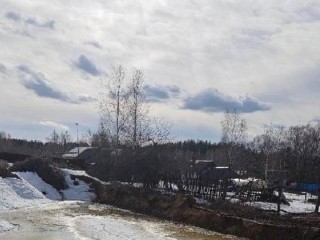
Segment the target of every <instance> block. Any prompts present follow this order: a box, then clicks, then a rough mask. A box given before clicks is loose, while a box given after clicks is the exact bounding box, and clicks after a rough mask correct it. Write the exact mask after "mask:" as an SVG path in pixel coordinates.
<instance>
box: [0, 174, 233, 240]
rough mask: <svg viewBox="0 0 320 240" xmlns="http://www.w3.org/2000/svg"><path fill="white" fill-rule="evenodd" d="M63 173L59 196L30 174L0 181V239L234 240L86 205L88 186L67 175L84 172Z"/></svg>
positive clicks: (98, 206) (212, 233)
mask: <svg viewBox="0 0 320 240" xmlns="http://www.w3.org/2000/svg"><path fill="white" fill-rule="evenodd" d="M64 173H65V176H66V180H67V183H68V185H69V189H67V190H64V191H60V192H59V191H57V190H56V189H54V188H53V187H52V186H50V185H49V184H47V183H45V182H44V181H43V180H42V179H41V178H40V177H39V176H38V175H37V174H36V173H33V172H16V174H17V175H18V176H19V177H20V178H21V179H17V178H1V177H0V239H1V240H18V239H19V240H20V239H22V238H21V236H23V239H24V240H34V239H48V240H49V239H51V240H53V239H54V240H55V239H60V240H91V239H97V240H104V239H108V240H124V239H132V240H138V239H146V240H148V239H150V240H151V239H155V240H171V239H181V240H183V239H217V240H222V239H237V238H235V237H230V236H225V235H221V234H217V233H214V232H210V231H205V230H202V229H197V228H193V227H186V226H183V225H176V224H173V223H170V222H162V221H158V220H156V219H150V218H146V217H144V216H142V215H136V214H133V213H131V212H129V211H124V210H120V209H116V208H113V207H110V206H106V205H99V204H93V205H89V206H88V203H87V202H84V201H89V200H92V199H93V198H94V197H95V196H94V194H93V193H92V192H90V188H89V186H88V185H87V184H86V183H84V182H83V181H81V180H79V179H77V178H75V179H71V174H72V175H78V176H79V175H86V174H85V173H84V172H81V171H77V172H75V171H73V170H70V171H69V170H64ZM61 199H67V200H69V201H61ZM70 200H76V201H70ZM79 200H81V201H79ZM190 236H192V237H191V238H190Z"/></svg>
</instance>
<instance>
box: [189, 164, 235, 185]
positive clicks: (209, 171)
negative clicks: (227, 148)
mask: <svg viewBox="0 0 320 240" xmlns="http://www.w3.org/2000/svg"><path fill="white" fill-rule="evenodd" d="M190 175H191V177H192V178H194V179H201V181H202V182H203V183H206V184H216V183H219V181H226V180H229V179H232V178H239V174H238V173H236V172H235V171H234V170H233V169H231V167H230V166H216V164H215V162H214V161H212V160H196V159H192V160H191V162H190V169H189V176H190Z"/></svg>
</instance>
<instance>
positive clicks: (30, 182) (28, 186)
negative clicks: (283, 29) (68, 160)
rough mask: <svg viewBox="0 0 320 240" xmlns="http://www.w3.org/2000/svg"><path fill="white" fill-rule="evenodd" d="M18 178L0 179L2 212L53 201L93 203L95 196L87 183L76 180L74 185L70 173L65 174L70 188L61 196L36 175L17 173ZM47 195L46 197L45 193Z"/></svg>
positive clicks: (0, 207)
mask: <svg viewBox="0 0 320 240" xmlns="http://www.w3.org/2000/svg"><path fill="white" fill-rule="evenodd" d="M15 174H16V175H18V176H19V177H20V178H21V179H18V178H1V177H0V196H1V197H0V211H1V210H10V209H16V208H24V207H31V206H38V205H41V204H46V203H50V202H51V201H52V200H62V196H63V198H64V200H77V201H91V200H93V199H94V198H95V194H94V193H93V192H91V191H90V187H89V185H88V184H86V183H85V182H83V181H81V180H78V179H76V181H77V183H78V184H76V185H75V184H74V181H73V180H72V179H71V176H70V174H69V173H65V175H66V176H65V177H66V181H67V183H68V185H69V188H68V189H66V190H63V191H61V192H62V194H60V193H59V192H58V191H57V190H56V189H55V188H53V187H52V186H51V185H49V184H47V183H45V182H44V181H43V180H42V179H41V178H40V177H39V176H38V175H37V174H36V173H33V172H15ZM44 192H45V193H46V194H45V195H44V194H43V193H44Z"/></svg>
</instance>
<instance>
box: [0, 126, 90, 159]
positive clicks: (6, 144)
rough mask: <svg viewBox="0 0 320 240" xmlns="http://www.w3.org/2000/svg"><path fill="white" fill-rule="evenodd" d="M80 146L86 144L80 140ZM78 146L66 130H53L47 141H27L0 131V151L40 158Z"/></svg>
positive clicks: (59, 154) (50, 156)
mask: <svg viewBox="0 0 320 240" xmlns="http://www.w3.org/2000/svg"><path fill="white" fill-rule="evenodd" d="M79 144H80V146H88V144H87V143H85V142H80V143H79ZM76 146H78V144H77V143H75V142H72V141H71V138H70V135H69V134H68V132H61V133H60V134H58V133H57V131H56V130H53V131H52V133H51V135H50V136H49V137H47V142H41V141H33V140H31V141H28V140H25V139H15V138H11V135H10V134H9V133H6V132H4V131H0V152H8V153H16V154H23V155H29V156H33V157H40V158H52V157H60V156H61V155H62V154H64V153H66V151H69V150H70V149H72V148H74V147H76Z"/></svg>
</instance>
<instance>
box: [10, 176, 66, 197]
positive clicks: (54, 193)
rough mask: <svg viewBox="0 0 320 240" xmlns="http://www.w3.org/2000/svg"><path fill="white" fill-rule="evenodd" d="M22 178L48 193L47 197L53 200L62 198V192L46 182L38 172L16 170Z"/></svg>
mask: <svg viewBox="0 0 320 240" xmlns="http://www.w3.org/2000/svg"><path fill="white" fill-rule="evenodd" d="M15 174H16V175H18V176H19V177H20V178H22V179H24V180H25V181H27V182H28V183H30V184H31V185H32V186H34V187H35V188H36V189H38V190H39V191H40V192H42V193H46V194H45V197H46V198H48V199H51V200H61V199H62V197H61V194H59V192H58V191H57V190H56V189H55V188H54V187H52V186H51V185H50V184H47V183H46V182H44V181H43V180H42V179H41V178H40V177H39V176H38V174H36V173H34V172H15Z"/></svg>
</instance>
